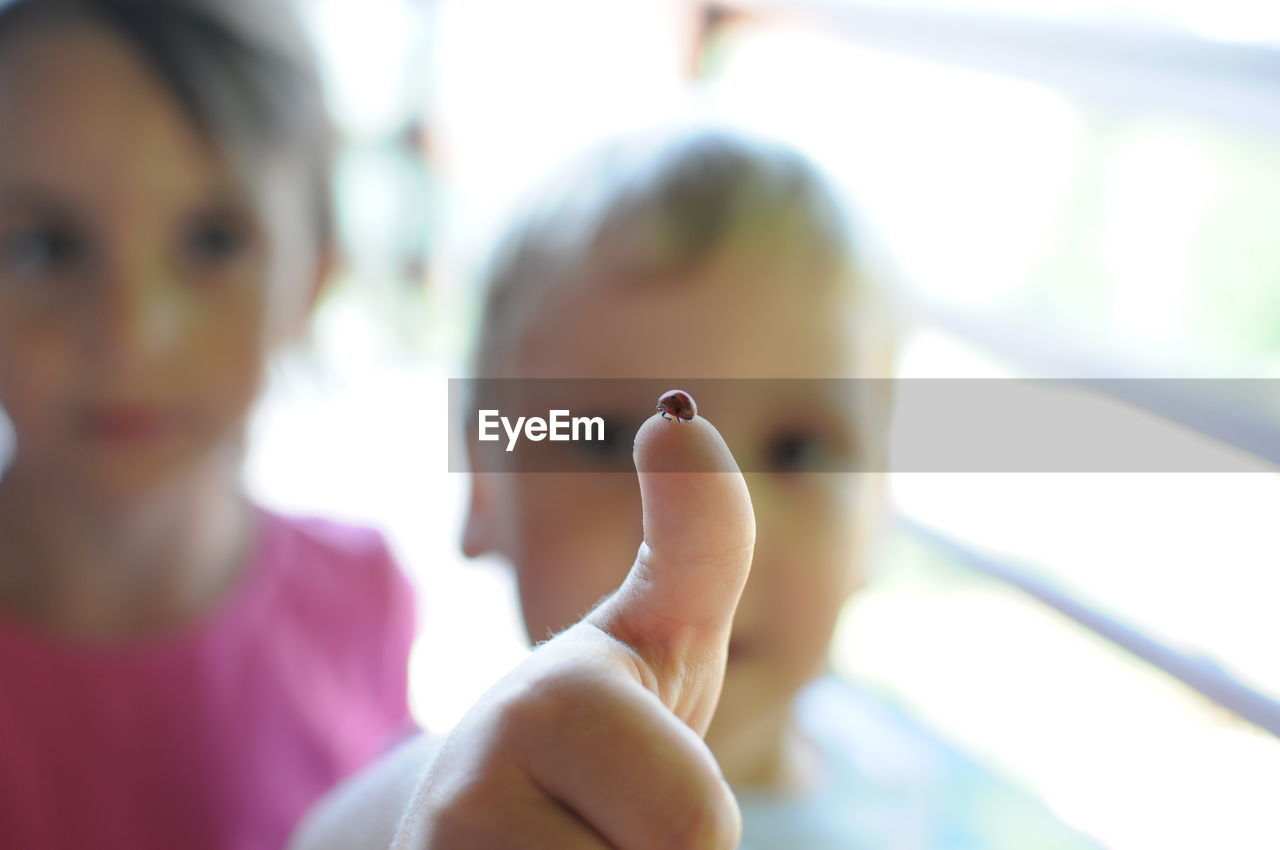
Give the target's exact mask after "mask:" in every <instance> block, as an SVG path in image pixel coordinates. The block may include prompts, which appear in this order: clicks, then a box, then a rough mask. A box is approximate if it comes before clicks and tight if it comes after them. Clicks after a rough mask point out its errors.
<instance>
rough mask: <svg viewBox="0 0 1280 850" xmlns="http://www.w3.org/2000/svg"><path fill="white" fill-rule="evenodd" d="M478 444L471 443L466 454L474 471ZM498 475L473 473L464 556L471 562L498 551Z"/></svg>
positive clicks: (464, 526) (464, 527) (465, 526)
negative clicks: (470, 559)
mask: <svg viewBox="0 0 1280 850" xmlns="http://www.w3.org/2000/svg"><path fill="white" fill-rule="evenodd" d="M475 449H476V446H475V443H474V441H469V443H468V445H467V451H468V453H469V454H470V455H471V468H472V469H473V470H474V469H475ZM498 474H500V473H496V472H474V471H473V472H472V473H471V499H470V500H469V501H468V502H467V521H466V523H465V524H464V525H463V526H462V553H463V554H464V555H466V556H467V557H468V558H479V557H480V556H482V555H487V554H488V553H490V552H494V551H496V550H497V548H498V541H497V539H496V538H497V535H496V533H495V531H496V530H495V528H494V522H495V517H496V516H497V513H496V512H495V510H494V507H495V505H494V502H495V500H496V497H497V484H498V482H497V481H496V480H495V478H494V476H496V475H498Z"/></svg>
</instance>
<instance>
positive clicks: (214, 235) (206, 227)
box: [184, 217, 250, 268]
mask: <svg viewBox="0 0 1280 850" xmlns="http://www.w3.org/2000/svg"><path fill="white" fill-rule="evenodd" d="M249 242H250V234H249V233H248V231H247V229H246V228H245V227H244V226H243V225H241V224H240V223H238V222H235V221H230V220H227V219H225V218H220V217H213V218H206V219H202V220H200V221H197V222H195V223H194V224H192V226H191V227H190V228H189V230H188V232H187V234H186V243H185V245H184V250H185V253H186V256H187V258H188V259H189V260H190V261H191V262H193V263H195V264H196V265H197V266H198V267H201V268H210V267H212V268H220V267H222V266H224V265H227V264H229V263H232V262H234V261H235V260H237V259H239V258H240V256H241V255H243V254H244V253H245V251H246V250H247V248H248V246H249Z"/></svg>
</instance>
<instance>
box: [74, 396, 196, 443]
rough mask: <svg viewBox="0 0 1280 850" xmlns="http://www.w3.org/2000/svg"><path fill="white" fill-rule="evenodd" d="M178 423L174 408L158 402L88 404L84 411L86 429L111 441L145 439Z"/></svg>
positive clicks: (149, 438) (161, 435)
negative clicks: (88, 406) (89, 405)
mask: <svg viewBox="0 0 1280 850" xmlns="http://www.w3.org/2000/svg"><path fill="white" fill-rule="evenodd" d="M175 425H176V416H175V414H174V413H173V411H172V410H170V409H168V408H165V407H163V406H161V405H157V404H147V403H134V402H128V403H113V404H100V405H95V406H93V407H91V408H89V409H88V410H87V411H86V412H85V415H84V419H83V427H84V431H85V433H86V434H87V435H88V436H89V437H91V438H92V439H95V440H101V441H104V442H108V443H126V444H132V443H146V442H151V441H153V440H157V439H160V438H161V437H164V436H165V435H167V434H168V433H170V432H171V431H172V430H173V428H174V426H175Z"/></svg>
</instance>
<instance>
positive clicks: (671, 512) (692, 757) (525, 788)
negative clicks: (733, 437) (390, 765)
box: [393, 415, 755, 850]
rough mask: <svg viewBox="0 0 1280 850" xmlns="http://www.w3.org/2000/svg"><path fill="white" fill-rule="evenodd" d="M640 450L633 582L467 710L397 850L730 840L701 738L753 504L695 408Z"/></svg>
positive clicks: (718, 781) (723, 796)
mask: <svg viewBox="0 0 1280 850" xmlns="http://www.w3.org/2000/svg"><path fill="white" fill-rule="evenodd" d="M634 459H635V464H636V469H637V472H638V473H639V479H640V491H641V497H642V502H643V512H644V543H643V544H641V547H640V552H639V554H638V555H637V556H636V561H635V564H634V566H633V567H632V568H631V573H630V575H628V577H627V579H626V581H625V582H624V583H623V584H622V586H621V587H620V588H619V589H618V590H617V591H616V592H615V593H613V594H612V595H611V596H610V597H608V598H607V599H606V600H605V601H604V602H602V603H601V604H600V605H598V606H597V607H596V608H595V610H593V611H592V612H591V613H590V614H588V615H587V616H586V617H585V618H584V619H583V620H582V621H581V622H579V623H577V624H576V625H574V626H572V627H571V628H569V629H566V630H565V631H564V632H561V633H560V634H559V635H557V636H556V637H555V638H554V639H552V640H550V641H548V642H547V643H545V644H542V645H541V646H539V647H538V648H537V649H536V650H535V651H534V652H533V654H532V655H531V656H530V657H529V658H528V659H527V660H526V661H525V662H524V663H523V664H521V665H520V666H519V667H517V668H515V669H514V670H513V671H511V672H510V673H509V674H508V675H507V676H505V677H504V678H503V679H502V680H501V681H499V682H498V683H497V684H496V685H495V686H494V687H493V688H491V689H490V690H489V691H488V692H487V693H486V694H485V695H484V696H482V697H481V698H480V699H479V700H478V701H477V702H476V704H475V705H473V706H472V708H471V709H470V711H469V712H468V713H467V715H466V716H465V717H464V718H463V719H462V721H461V722H460V723H459V724H458V726H457V727H456V728H455V729H454V731H453V732H452V733H451V734H450V735H449V737H448V738H447V739H446V741H445V742H444V744H443V746H442V748H441V750H440V752H439V755H438V756H437V757H436V758H435V760H434V762H433V763H432V765H431V767H430V768H429V769H428V771H427V773H426V776H425V777H424V778H423V780H422V783H421V785H420V786H419V789H418V792H417V794H416V795H415V798H414V801H413V803H412V804H411V805H410V807H409V810H408V811H407V812H406V814H405V817H404V820H403V821H402V823H401V825H400V829H399V832H398V835H397V837H396V840H395V842H394V845H393V847H394V848H396V850H424V849H425V848H460V847H465V848H468V850H472V848H474V850H484V848H499V847H517V846H518V847H521V848H544V847H545V848H555V850H574V849H575V848H601V847H616V848H636V850H642V848H650V847H653V848H659V847H660V848H698V850H703V848H706V850H714V848H732V847H736V846H737V843H738V839H739V832H740V823H739V815H738V809H737V805H736V803H735V802H734V799H733V795H732V794H731V793H730V791H729V789H728V786H727V785H726V784H725V783H724V780H723V778H722V777H721V774H720V770H719V767H718V766H717V765H716V763H715V760H714V758H712V756H711V753H710V751H709V750H708V749H707V747H706V745H705V744H704V743H703V742H702V739H701V737H700V736H701V735H702V734H703V733H704V732H705V731H706V729H707V726H708V724H709V723H710V722H711V716H712V714H713V713H714V711H715V706H716V701H717V699H718V697H719V694H720V687H721V684H722V681H723V678H724V668H725V656H726V650H727V645H728V639H729V631H730V628H731V625H732V622H733V614H734V610H735V608H736V606H737V603H738V598H739V596H740V595H741V592H742V587H743V584H744V583H745V582H746V578H747V572H748V570H749V568H750V565H751V556H752V550H753V547H754V543H755V518H754V515H753V513H752V510H751V499H750V496H749V495H748V493H747V487H746V483H745V482H744V481H743V478H742V475H741V473H739V471H738V467H737V464H736V462H735V461H734V459H733V456H732V454H730V452H729V449H728V447H727V446H726V445H725V443H724V440H723V439H722V438H721V437H720V434H719V432H717V431H716V429H715V427H714V426H712V425H711V423H710V422H708V421H707V420H706V419H704V418H701V417H699V418H696V419H694V420H692V421H690V422H675V421H665V420H663V419H662V418H661V417H660V416H658V415H655V416H653V417H650V419H649V420H648V421H646V422H645V423H644V424H643V425H642V426H641V428H640V430H639V432H638V433H637V435H636V441H635V449H634ZM691 470H697V471H691ZM707 470H716V471H707Z"/></svg>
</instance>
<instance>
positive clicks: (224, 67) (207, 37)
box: [0, 0, 334, 246]
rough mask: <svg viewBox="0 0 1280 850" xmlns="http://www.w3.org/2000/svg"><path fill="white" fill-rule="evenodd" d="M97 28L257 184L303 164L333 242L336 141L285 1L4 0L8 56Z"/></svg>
mask: <svg viewBox="0 0 1280 850" xmlns="http://www.w3.org/2000/svg"><path fill="white" fill-rule="evenodd" d="M64 20H88V21H92V22H94V23H98V24H101V25H103V26H105V27H107V28H108V29H109V30H110V31H111V32H113V33H114V34H116V35H118V36H119V37H121V38H122V39H123V40H124V41H125V42H126V43H127V44H128V45H129V46H130V47H131V48H132V49H133V50H134V51H135V52H136V53H137V55H138V56H139V57H140V58H141V59H142V61H143V62H144V63H145V64H146V65H147V66H148V67H149V68H150V69H151V70H152V72H153V73H154V74H155V75H156V77H157V79H159V80H160V81H161V82H162V83H163V84H164V85H165V86H167V87H168V89H169V91H170V92H171V93H172V94H173V97H174V99H175V101H176V102H177V103H178V105H179V107H180V108H181V109H182V111H183V113H184V114H185V115H186V117H187V118H188V120H190V121H191V123H192V124H193V125H194V126H195V127H196V129H197V130H198V131H199V132H200V133H201V134H202V135H204V136H205V137H206V138H208V139H209V140H210V141H212V142H213V143H214V144H215V145H216V147H217V148H218V149H219V150H220V151H222V152H223V154H224V155H226V156H227V157H228V158H229V159H230V160H231V161H232V162H233V163H234V164H235V165H236V166H238V168H239V169H240V171H241V172H242V175H243V177H244V179H245V180H246V182H247V183H248V184H249V185H250V186H252V185H253V184H254V183H256V182H257V181H256V175H257V174H258V173H260V172H261V170H262V169H263V168H266V167H267V164H266V163H267V160H268V159H269V158H270V157H282V156H288V157H289V158H291V159H294V160H295V161H298V160H300V162H299V164H300V165H301V166H302V170H303V173H304V174H305V178H306V182H307V187H308V197H307V198H306V201H307V205H308V207H307V208H308V209H309V210H310V211H311V213H312V216H313V220H314V225H315V232H316V235H317V238H318V240H319V242H318V244H320V245H322V246H328V245H329V244H330V243H331V241H332V239H333V235H334V234H333V231H334V223H333V222H334V216H333V209H332V199H331V197H330V195H331V186H330V180H331V177H330V166H331V133H330V125H329V120H328V115H327V113H326V111H325V107H324V100H323V95H322V91H321V86H320V81H319V75H318V73H317V70H316V66H315V61H314V57H313V56H312V54H311V52H310V49H309V44H308V42H307V40H306V39H305V38H304V37H303V32H302V29H301V25H300V22H299V21H298V20H297V19H296V17H295V16H294V15H293V14H292V13H291V10H290V4H288V3H286V2H281V1H280V0H0V50H3V48H4V42H5V41H6V40H9V39H12V38H15V37H17V36H18V35H19V34H20V33H21V31H22V30H23V29H24V27H25V26H27V25H29V24H33V23H57V22H59V21H64Z"/></svg>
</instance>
